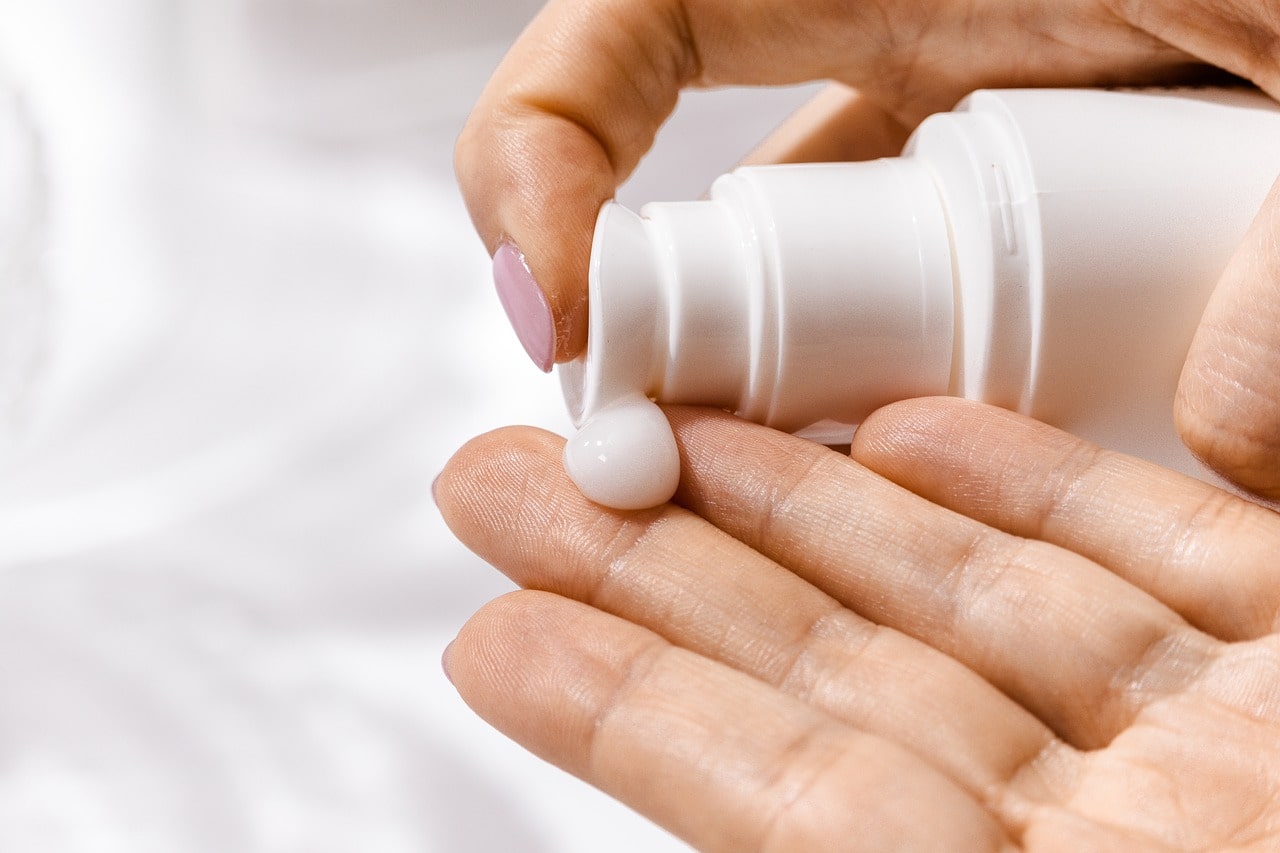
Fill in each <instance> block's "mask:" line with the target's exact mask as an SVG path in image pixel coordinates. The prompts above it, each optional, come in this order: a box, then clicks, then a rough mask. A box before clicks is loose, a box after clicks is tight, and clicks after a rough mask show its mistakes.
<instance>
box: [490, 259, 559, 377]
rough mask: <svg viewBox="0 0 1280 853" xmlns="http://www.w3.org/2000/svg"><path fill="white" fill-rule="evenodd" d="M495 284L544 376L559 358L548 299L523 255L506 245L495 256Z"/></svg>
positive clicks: (513, 325)
mask: <svg viewBox="0 0 1280 853" xmlns="http://www.w3.org/2000/svg"><path fill="white" fill-rule="evenodd" d="M493 283H494V286H495V287H497V289H498V299H499V300H500V301H501V302H502V307H503V309H504V310H505V311H506V312H507V319H508V320H510V321H511V326H512V328H514V329H515V331H516V337H518V338H519V339H520V343H521V344H522V345H523V346H524V351H525V352H527V353H528V354H529V358H531V359H533V363H534V364H536V365H537V366H538V369H539V370H541V371H542V372H543V373H546V372H548V371H550V370H551V366H552V365H553V364H554V363H555V357H556V329H555V323H554V321H553V320H552V318H551V306H550V305H548V304H547V297H546V295H545V294H543V292H542V288H540V287H538V283H537V282H536V281H534V280H533V273H531V272H529V264H528V263H527V262H526V261H525V257H524V254H523V253H521V251H520V250H519V249H517V248H516V246H515V244H514V243H510V242H505V243H503V244H502V245H501V246H499V247H498V251H497V252H496V253H495V254H494V256H493Z"/></svg>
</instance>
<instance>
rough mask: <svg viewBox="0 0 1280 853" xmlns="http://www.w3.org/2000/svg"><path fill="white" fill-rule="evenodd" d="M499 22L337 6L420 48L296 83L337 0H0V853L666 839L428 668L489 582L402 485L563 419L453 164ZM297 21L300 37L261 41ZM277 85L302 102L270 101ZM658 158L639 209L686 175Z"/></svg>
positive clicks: (493, 846)
mask: <svg viewBox="0 0 1280 853" xmlns="http://www.w3.org/2000/svg"><path fill="white" fill-rule="evenodd" d="M219 3H221V5H218V4H219ZM494 4H495V8H499V9H501V10H505V11H506V12H507V13H508V14H507V16H506V17H505V18H503V17H502V16H498V15H494V16H485V15H483V14H481V13H480V12H478V11H477V10H476V6H475V2H474V0H468V2H466V3H462V2H457V3H452V4H445V5H444V6H443V7H441V6H440V5H438V4H433V3H428V4H421V3H413V4H407V3H405V2H403V0H379V2H378V3H377V4H372V3H371V4H366V5H367V7H368V9H369V12H368V14H370V15H378V14H381V15H385V16H387V20H389V21H391V22H393V23H394V22H395V21H396V20H398V19H397V18H396V14H398V13H397V12H396V9H397V8H399V9H401V11H403V9H405V8H408V6H410V5H412V7H413V8H414V9H416V10H418V15H419V17H417V18H414V20H415V21H418V22H419V23H418V26H419V27H420V28H421V29H422V32H423V33H424V35H423V38H424V39H425V38H428V37H430V38H432V39H436V40H438V41H439V42H440V43H441V44H442V45H445V46H447V50H446V49H445V47H441V48H440V49H438V50H424V49H414V48H413V45H412V44H408V45H406V44H404V43H400V42H397V44H398V47H397V50H396V51H389V52H388V53H387V54H385V55H387V56H393V57H395V58H396V59H397V62H399V63H400V64H395V63H386V64H384V65H385V67H384V65H379V64H378V63H377V62H375V61H374V60H376V59H377V58H378V57H379V56H383V54H380V53H379V51H378V50H377V49H376V47H377V38H376V35H377V33H376V31H372V30H371V32H372V33H373V34H372V35H368V34H366V35H367V38H366V39H365V41H363V42H361V44H362V45H363V48H362V50H363V51H364V52H363V53H362V54H361V56H363V57H364V59H363V60H362V62H363V63H364V64H360V63H355V62H354V60H352V61H351V62H350V63H349V64H348V65H342V64H341V63H336V62H333V63H329V64H326V57H328V56H329V54H326V53H324V50H322V49H321V48H324V46H325V45H326V44H330V42H326V41H325V39H326V38H332V36H333V32H332V27H341V26H350V20H351V14H352V12H351V8H348V7H347V6H344V5H343V4H333V3H324V2H318V0H310V2H307V0H293V2H284V1H283V0H276V2H269V0H238V1H237V2H231V0H226V2H223V0H209V2H208V3H200V2H198V1H197V0H188V2H184V3H171V4H165V3H154V2H149V0H118V2H115V3H105V4H104V3H98V2H96V0H75V2H70V0H69V2H66V3H61V4H21V3H16V2H13V3H0V53H3V55H5V56H7V57H8V59H9V62H10V64H11V66H12V67H13V69H14V76H15V79H16V80H17V82H18V84H19V85H20V86H22V87H23V88H24V91H25V92H26V94H27V97H28V98H29V100H30V103H31V105H32V110H33V113H34V116H35V119H36V123H37V125H38V127H39V129H40V132H41V134H42V138H43V142H44V146H45V155H46V158H47V163H48V170H49V188H48V197H47V199H46V201H47V203H48V210H49V231H48V246H47V254H46V256H45V264H46V276H47V281H48V287H49V291H48V294H49V299H50V305H51V325H50V328H49V330H48V339H47V341H46V342H45V343H46V353H45V361H44V364H43V368H42V370H41V371H40V373H39V374H38V375H37V377H36V382H35V383H34V385H33V390H34V393H33V394H32V395H30V397H29V399H27V400H26V401H24V408H23V418H22V419H21V421H20V422H19V423H18V424H16V425H15V426H13V427H8V428H5V430H4V431H3V432H0V849H2V850H15V851H17V850H22V851H41V853H64V851H65V853H89V851H93V853H97V851H130V853H145V851H157V853H159V851H165V853H171V851H191V852H192V853H197V852H198V851H210V853H215V851H216V853H226V851H238V853H257V851H263V853H276V851H297V852H298V853H304V851H305V853H327V851H334V852H335V853H337V851H353V850H359V851H361V853H399V851H406V853H407V851H415V853H420V851H424V850H426V851H442V853H455V851H555V853H562V851H598V850H604V849H608V850H611V851H627V850H635V851H642V850H643V851H660V850H667V849H670V850H676V849H684V848H683V846H682V845H680V844H679V843H678V842H676V841H675V840H673V839H671V838H670V837H669V836H667V835H666V834H665V833H664V832H662V831H661V830H659V829H657V828H655V827H653V826H652V825H650V824H648V823H647V822H645V821H644V820H643V819H641V818H639V817H638V816H636V815H634V814H632V813H631V812H629V811H628V810H627V809H625V808H624V807H622V806H620V805H618V804H616V803H613V802H612V801H610V800H609V799H608V798H606V797H604V796H603V795H601V794H599V793H597V792H595V791H593V790H591V789H590V788H588V787H587V786H585V785H583V784H582V783H580V782H578V781H577V780H574V779H572V778H570V777H568V776H567V775H565V774H563V773H561V772H560V771H558V770H556V769H554V768H552V767H550V766H548V765H546V764H543V763H542V762H541V761H539V760H537V759H535V758H533V757H531V756H529V755H527V754H526V753H524V752H523V751H522V750H521V749H519V748H518V747H516V746H515V745H514V744H512V743H510V742H508V741H507V740H506V739H505V738H504V737H502V736H501V735H499V734H498V733H496V732H494V731H492V730H491V729H489V728H488V727H487V726H486V725H485V724H484V723H483V722H481V721H480V720H478V719H477V718H475V717H474V716H473V715H472V714H471V712H470V711H469V710H468V709H466V708H465V706H464V705H463V704H462V703H461V701H460V700H459V699H458V697H457V695H456V693H455V692H454V691H453V690H452V688H451V687H450V686H449V685H448V684H447V682H446V681H445V679H444V677H443V676H442V675H441V674H440V669H439V656H440V653H441V651H442V649H443V647H444V645H445V644H446V643H447V641H448V640H449V639H450V638H451V637H452V636H453V635H454V633H455V632H456V631H457V629H458V627H459V626H460V625H461V624H462V622H463V621H464V620H465V619H466V617H467V616H468V615H469V614H470V613H471V612H473V611H474V610H475V609H476V608H477V607H478V606H479V605H480V604H482V603H483V602H484V601H485V600H487V599H489V598H491V597H493V596H494V595H497V594H500V593H501V592H503V591H505V590H507V589H509V588H510V585H509V583H508V582H507V581H505V580H504V579H502V578H501V577H500V576H499V575H498V574H497V572H495V571H493V570H492V569H491V568H489V567H487V566H485V565H483V564H482V563H481V562H480V561H479V560H478V559H476V558H475V557H474V556H472V555H470V554H468V553H467V552H466V551H465V549H464V548H463V547H462V546H461V545H459V544H458V543H457V542H456V541H455V540H454V539H453V537H452V536H451V535H450V534H449V533H448V531H447V530H446V529H445V528H444V526H443V524H442V522H441V521H440V519H439V516H438V514H437V513H436V511H435V510H434V507H433V506H432V504H431V499H430V494H429V488H430V483H431V481H432V479H434V477H435V475H436V474H437V473H438V472H439V470H440V468H441V467H442V466H443V464H444V461H445V460H446V459H447V457H448V455H449V454H450V453H451V452H452V451H453V450H454V449H455V448H456V447H457V446H458V445H460V444H461V443H462V442H463V441H465V440H466V439H467V438H469V437H470V436H472V435H474V434H477V433H479V432H482V431H484V430H487V429H491V428H494V427H496V426H500V425H502V424H505V423H516V422H521V423H534V424H539V425H542V426H545V427H547V428H550V429H555V430H558V431H560V432H564V431H565V430H566V429H567V428H568V422H567V418H566V417H565V415H564V414H563V411H562V407H561V403H560V400H559V396H558V390H557V387H556V383H555V379H554V378H552V377H544V376H541V375H540V374H538V373H537V371H536V370H534V369H533V368H532V367H531V366H530V365H528V364H527V362H526V359H525V356H524V354H523V352H522V351H521V350H520V348H519V345H518V344H517V342H516V340H515V337H514V335H513V334H511V332H510V330H509V329H507V328H506V325H505V321H504V320H503V318H502V314H501V309H500V308H499V306H498V303H497V299H496V297H495V296H494V294H493V292H492V288H491V287H490V286H489V282H488V277H489V270H488V259H487V258H486V257H485V254H484V251H483V249H482V247H481V246H480V244H479V241H478V239H477V238H476V237H475V236H474V235H473V234H472V233H471V229H470V225H469V223H468V220H467V217H466V215H465V211H464V210H463V208H462V204H461V201H460V200H459V199H458V197H457V192H456V189H455V188H454V186H453V180H452V176H451V173H450V166H449V163H450V154H451V148H452V144H453V138H454V136H455V134H456V132H457V129H458V127H459V126H460V123H461V120H462V118H463V110H464V109H465V105H466V104H469V103H470V101H471V99H473V98H474V96H475V94H476V93H477V92H478V90H479V88H480V86H481V85H482V83H483V81H484V78H485V77H486V76H487V74H488V72H489V70H490V68H491V67H492V64H493V62H494V61H495V59H496V57H497V56H498V55H500V53H501V47H502V44H503V43H504V41H505V40H508V39H510V38H511V37H512V36H513V34H514V32H515V31H516V30H517V29H518V27H519V25H520V24H521V23H522V22H523V18H522V17H520V16H521V15H524V16H525V17H527V14H528V13H529V12H530V11H531V9H532V4H530V3H526V4H524V8H521V9H520V10H519V14H518V15H516V18H518V19H512V18H511V15H512V14H514V13H513V12H512V7H511V5H510V4H507V3H503V2H502V0H494ZM356 5H358V4H349V6H350V7H355V6H356ZM454 6H456V7H457V8H453V7H454ZM50 7H54V8H50ZM424 7H425V8H427V9H430V10H431V12H430V14H427V15H425V16H424V15H423V13H422V12H421V10H422V9H423V8H424ZM325 9H328V10H329V11H328V12H327V13H325V14H330V15H337V17H336V18H335V19H334V20H332V21H331V22H330V24H331V28H330V29H329V30H325V29H323V27H321V28H320V29H319V30H318V31H317V32H318V33H319V35H315V36H314V39H315V40H314V42H310V43H300V42H299V40H298V39H297V38H295V39H294V40H293V41H292V42H290V41H289V39H281V38H279V32H281V24H282V22H283V23H284V24H288V23H289V22H290V21H292V20H296V19H297V16H304V18H305V19H306V20H308V21H310V22H311V23H312V24H315V23H316V22H315V20H313V19H312V18H309V17H305V16H307V15H308V14H309V11H308V10H310V11H312V12H316V14H320V13H321V12H323V11H324V10H325ZM316 10H319V11H316ZM335 10H338V11H342V10H345V12H344V13H343V14H345V15H346V17H343V15H340V14H338V12H335ZM379 10H381V11H379ZM255 16H257V17H255ZM291 16H293V17H291ZM359 20H362V21H363V20H364V19H363V18H360V19H359ZM485 20H489V21H496V22H497V23H491V24H490V25H489V28H488V29H485V28H481V27H477V26H476V23H475V22H477V21H485ZM366 23H368V22H366ZM372 25H373V24H372V23H370V24H369V26H372ZM317 26H318V25H317ZM451 26H453V27H455V28H461V29H460V30H459V32H461V33H462V34H463V36H465V37H464V38H461V40H459V38H453V37H451V36H450V32H451V31H450V30H449V27H451ZM273 27H274V29H272V28H273ZM303 29H305V28H303ZM384 29H385V31H386V33H388V34H389V35H387V36H386V37H387V38H392V37H393V36H394V37H396V38H403V33H402V32H399V30H402V29H403V27H400V28H399V29H398V28H397V27H395V26H388V27H384ZM283 31H284V32H286V33H293V34H294V35H296V31H295V30H293V29H290V28H289V27H287V26H285V27H284V30H283ZM272 33H277V36H276V38H277V40H276V41H275V42H273V41H272V35H271V34H272ZM397 33H398V34H397ZM290 44H292V45H293V46H292V48H290V47H289V45H290ZM307 44H311V49H314V50H315V51H319V52H318V53H317V54H316V55H310V54H307V53H306V50H307V49H308V48H307ZM333 44H338V45H342V44H344V42H342V41H341V40H339V41H337V42H333ZM316 45H319V46H320V47H316ZM288 49H293V50H295V51H298V52H299V53H298V55H293V56H292V58H290V55H288V54H285V55H282V56H276V55H275V54H274V51H276V50H280V51H285V50H288ZM326 49H329V48H326ZM70 57H76V58H77V61H76V62H72V61H71V60H70ZM228 57H240V61H241V64H237V65H235V67H234V68H233V69H230V70H227V68H226V67H225V64H226V63H230V62H231V60H230V59H228ZM246 57H247V59H246ZM329 58H332V57H329ZM371 58H372V59H371ZM347 59H348V60H350V57H347ZM268 60H270V61H268ZM255 61H256V62H257V63H258V64H257V65H254V64H253V63H254V62H255ZM246 62H247V63H248V64H247V65H245V64H244V63H246ZM246 67H247V68H250V70H252V69H255V68H256V69H257V73H258V75H259V76H258V78H257V79H258V82H259V83H260V84H261V86H260V87H259V86H255V85H254V78H253V77H252V76H249V77H246V76H245V68H246ZM280 68H284V69H285V71H280V70H279V69H280ZM220 69H222V70H226V71H227V74H228V75H229V76H228V78H227V79H223V77H222V76H220V75H221V73H222V72H221V71H220ZM273 69H274V70H273ZM326 69H327V70H326ZM335 69H336V70H335ZM231 71H234V72H235V73H234V74H232V73H231ZM339 71H342V72H344V73H341V74H339V73H338V72H339ZM286 72H287V73H286ZM329 72H332V76H331V77H326V76H325V74H326V73H329ZM445 72H448V73H449V74H450V77H449V81H450V85H449V86H447V87H442V86H440V85H439V79H440V77H439V75H440V74H442V73H445ZM184 81H185V82H184ZM317 81H319V83H317ZM339 82H341V84H342V85H337V84H338V83H339ZM322 84H323V85H322ZM329 84H333V85H329ZM344 87H345V88H344ZM431 91H435V92H438V93H442V94H438V95H437V96H433V97H438V100H437V101H435V102H432V101H431V100H430V98H427V102H426V103H425V104H424V102H423V98H424V97H427V96H426V94H424V93H429V92H431ZM290 92H294V93H301V94H299V95H298V98H297V100H296V104H295V105H297V104H303V103H305V104H307V105H308V108H307V109H306V110H296V111H294V112H288V111H286V110H284V109H283V107H282V108H281V110H280V112H279V113H275V112H273V110H272V109H271V106H270V105H271V103H272V98H275V99H276V100H275V103H277V104H283V103H287V102H291V101H293V99H292V98H291V97H290V94H289V93H290ZM307 93H311V94H310V95H308V96H307V97H303V95H307ZM335 93H336V94H335ZM344 93H345V94H344ZM369 93H378V96H377V97H376V98H371V97H370V96H369ZM311 95H314V97H312V96H311ZM796 100H797V96H796V95H789V96H787V97H786V98H780V99H775V100H774V101H772V102H768V103H769V104H770V105H769V106H767V107H766V108H763V109H757V108H754V107H752V108H750V109H746V108H743V107H741V106H740V105H738V104H737V102H732V103H730V105H729V106H728V107H725V108H721V107H716V108H715V110H717V111H716V112H713V113H712V114H709V116H708V118H706V119H704V120H701V121H700V120H698V119H696V118H695V119H692V120H691V123H690V124H689V125H688V127H689V134H690V136H689V138H691V139H692V138H697V139H700V140H702V144H703V145H704V147H705V146H706V140H707V139H708V136H707V134H708V133H710V132H712V130H713V129H714V132H716V133H720V134H722V135H724V136H725V137H726V139H727V138H730V137H734V136H739V137H741V138H739V139H736V140H735V141H734V142H733V143H732V144H730V145H729V147H728V150H730V151H732V150H737V149H744V148H746V147H747V146H749V145H750V142H751V141H752V135H753V134H758V133H759V132H761V131H762V130H763V129H764V128H766V127H767V126H768V125H769V124H771V123H772V122H773V121H775V120H776V119H777V117H778V116H779V115H781V113H782V112H783V110H784V109H785V107H786V106H789V105H790V104H792V103H795V102H796ZM356 104H363V105H364V106H363V107H362V108H361V109H363V110H364V112H363V113H359V114H357V116H356V119H355V120H351V115H352V113H351V112H350V111H351V110H353V109H355V108H356V107H355V106H354V105H356ZM397 104H399V106H400V108H399V109H397ZM264 105H265V107H264ZM726 116H737V117H739V118H740V121H739V123H738V124H737V125H735V124H734V123H733V122H732V121H730V122H726V120H725V119H726ZM273 117H274V118H281V117H283V118H285V119H288V120H287V121H281V122H279V123H276V122H273V121H271V120H270V119H272V118H273ZM708 150H709V149H708ZM714 156H715V157H721V158H724V157H725V155H724V154H723V153H720V154H717V155H714ZM731 159H732V155H729V156H728V158H727V159H723V162H717V163H716V166H715V168H719V167H720V166H723V165H727V163H728V162H730V161H731ZM666 162H667V163H668V164H669V165H668V166H667V167H665V170H664V168H663V167H662V166H661V165H660V164H659V165H658V166H653V167H647V168H650V169H653V170H655V171H652V172H651V175H652V177H651V179H650V180H649V183H648V186H649V187H650V188H652V187H659V188H661V190H660V191H661V192H663V193H664V194H666V193H668V192H669V191H670V190H671V189H672V182H673V181H675V182H677V183H678V176H679V175H682V174H686V173H691V172H696V171H697V170H699V169H701V170H702V174H701V176H700V177H699V178H698V180H705V179H706V178H708V177H710V176H711V174H713V168H712V167H709V166H708V162H709V160H708V155H705V154H704V155H702V158H701V159H699V158H698V156H694V155H692V154H690V153H689V151H688V150H687V149H683V150H682V149H681V147H679V146H678V147H677V149H676V150H675V151H674V152H673V156H672V157H671V158H669V159H668V160H667V161H666ZM664 180H665V181H667V182H668V183H667V184H664V183H663V181H664ZM681 191H683V190H681ZM692 192H696V190H693V191H692Z"/></svg>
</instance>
